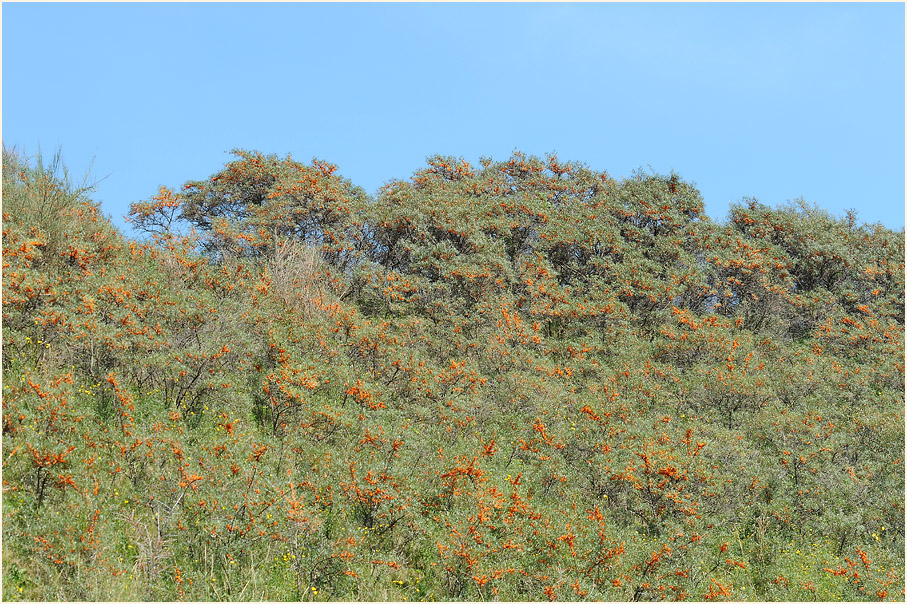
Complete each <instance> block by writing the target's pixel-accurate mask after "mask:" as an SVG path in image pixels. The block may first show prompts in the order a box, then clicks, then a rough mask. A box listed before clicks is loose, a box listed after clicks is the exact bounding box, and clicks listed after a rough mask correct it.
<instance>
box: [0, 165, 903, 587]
mask: <svg viewBox="0 0 907 604" xmlns="http://www.w3.org/2000/svg"><path fill="white" fill-rule="evenodd" d="M234 155H235V159H233V160H232V161H230V162H229V163H227V165H226V166H225V167H224V169H223V170H221V171H219V172H218V173H216V174H214V175H212V176H211V177H210V178H208V179H205V180H200V181H193V182H190V183H187V184H186V185H185V186H184V187H183V189H182V190H181V191H179V192H176V191H172V190H169V189H166V188H161V189H160V190H159V191H158V192H157V194H155V195H153V196H152V197H150V198H149V199H147V200H145V201H142V202H137V203H135V204H133V206H132V211H131V220H133V222H134V224H135V226H136V227H137V229H138V230H139V231H141V232H143V233H144V234H146V235H148V236H150V239H149V240H147V241H129V240H127V239H126V238H124V237H123V236H122V235H120V234H119V233H117V232H116V230H115V229H114V228H113V227H112V226H111V225H110V223H109V222H108V221H107V220H106V219H105V218H104V217H103V216H102V215H101V213H100V211H99V208H98V206H97V204H94V203H93V202H92V201H91V200H90V199H89V197H88V194H89V193H90V188H87V187H85V186H74V185H73V184H72V183H71V182H70V181H69V179H68V177H67V176H66V173H65V171H64V170H63V169H62V166H61V164H60V162H59V157H57V158H55V159H54V161H53V162H51V164H50V165H49V166H47V165H44V164H43V163H42V161H41V160H40V158H38V159H37V160H35V161H28V160H26V159H25V158H22V157H20V156H18V155H17V154H16V153H15V152H10V151H7V150H4V155H3V199H4V207H3V211H4V214H3V413H2V424H3V452H4V462H3V476H4V485H3V487H4V490H3V514H4V517H3V579H4V580H3V597H4V599H6V600H17V599H25V600H71V599H77V600H110V599H117V600H184V599H185V600H218V601H227V600H264V599H278V600H404V599H406V600H555V599H567V600H587V599H588V600H642V599H645V600H681V599H696V600H721V599H741V600H743V599H746V600H749V599H756V600H758V599H762V600H892V599H894V600H897V599H900V600H903V597H904V592H903V590H904V498H903V493H904V473H903V463H904V460H903V451H904V429H903V425H904V396H903V392H904V261H903V259H904V233H903V232H899V233H895V232H892V231H890V230H888V229H885V228H884V227H882V226H880V225H862V224H858V223H857V221H856V218H855V216H853V215H852V214H850V215H848V216H846V217H845V218H843V219H839V218H835V217H833V216H831V215H829V214H828V213H827V212H824V211H822V210H821V209H819V208H816V207H812V206H809V205H806V204H804V203H802V202H796V203H794V204H789V205H786V206H782V207H780V208H777V209H772V208H769V207H766V206H764V205H762V204H759V203H758V202H757V201H755V200H744V201H743V202H742V203H741V204H739V205H735V206H734V207H733V208H732V210H731V212H730V215H729V220H728V221H727V222H726V223H715V222H712V221H710V220H709V219H708V218H707V217H706V216H704V215H703V213H702V210H703V206H702V200H701V197H700V195H699V193H698V191H697V190H696V188H695V187H694V186H693V185H692V184H690V183H687V182H685V181H684V180H683V179H681V178H680V176H679V175H676V174H670V175H659V174H647V173H643V172H639V173H636V174H634V175H633V176H631V177H630V178H628V179H626V180H621V181H619V180H616V179H613V178H611V177H610V176H609V175H607V174H606V173H600V172H595V171H593V170H591V169H590V168H588V167H586V166H584V165H582V164H579V163H574V162H562V161H561V160H559V159H558V158H557V157H556V156H554V155H551V156H548V157H546V158H544V159H542V158H536V157H528V156H526V155H523V154H521V153H515V154H514V155H513V156H512V157H511V158H509V159H507V160H506V161H493V160H491V159H482V160H481V162H480V163H481V165H480V166H478V167H473V166H471V165H469V164H468V163H467V162H465V161H463V160H461V159H457V158H450V157H431V158H429V159H428V161H427V165H426V167H425V168H424V169H422V170H419V171H417V172H416V173H415V174H414V175H413V176H412V177H411V178H409V179H406V180H396V181H392V182H390V183H389V184H388V185H386V186H385V187H384V188H383V189H382V190H381V191H380V193H379V194H378V196H377V197H376V198H374V199H372V198H369V197H367V196H366V195H365V194H364V193H363V192H362V190H361V189H359V188H357V187H355V186H353V185H352V184H351V183H350V182H349V181H347V180H345V179H343V178H341V177H339V176H338V175H337V174H336V167H335V166H332V165H330V164H327V163H324V162H321V161H318V160H314V161H313V162H312V163H311V164H310V165H306V164H301V163H298V162H295V161H293V160H291V159H290V158H289V157H287V158H286V159H280V158H278V157H277V156H265V155H262V154H260V153H257V152H249V151H235V152H234Z"/></svg>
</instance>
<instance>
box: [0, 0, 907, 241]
mask: <svg viewBox="0 0 907 604" xmlns="http://www.w3.org/2000/svg"><path fill="white" fill-rule="evenodd" d="M904 10H905V7H904V4H903V3H889V4H862V3H861V4H786V3H768V4H633V3H629V4H587V3H582V4H534V3H533V4H511V3H506V4H341V3H327V4H207V3H206V4H182V3H166V4H157V3H155V4H108V3H99V4H69V3H65V4H46V3H4V4H3V5H2V16H3V42H2V44H3V65H2V67H3V76H2V77H3V91H4V94H3V99H2V100H3V123H2V127H3V130H2V136H3V142H4V143H5V144H6V145H7V146H8V147H10V146H16V147H17V148H19V149H20V150H24V151H25V152H26V153H28V154H34V153H35V152H36V151H37V149H38V146H39V145H40V147H41V149H42V151H43V152H44V154H45V155H48V154H50V153H52V152H53V151H55V150H56V149H57V148H58V147H59V148H61V150H62V155H63V158H64V161H65V162H66V164H67V165H68V166H69V167H70V169H71V171H72V172H73V173H74V174H76V175H81V174H83V173H84V172H85V170H86V169H87V168H88V166H89V164H90V162H91V160H92V158H94V165H93V170H92V173H93V175H94V176H95V177H98V178H99V177H103V176H107V178H106V179H105V180H103V181H102V182H101V183H100V184H99V185H98V189H97V192H96V193H95V199H96V200H98V201H100V202H101V204H102V207H103V209H104V211H105V213H107V214H108V215H110V216H111V217H112V218H113V220H114V222H115V223H116V224H117V225H118V226H120V227H121V228H124V230H125V231H126V232H127V233H130V231H129V230H128V229H127V228H125V227H124V222H123V220H122V216H123V214H125V213H126V212H127V210H128V206H129V203H130V202H132V201H138V200H141V199H147V198H148V197H150V196H151V195H153V194H154V193H155V192H156V191H157V188H158V186H159V185H161V184H163V185H167V186H171V187H179V186H180V185H181V184H182V183H184V182H185V181H187V180H197V179H203V178H206V177H207V176H209V175H211V174H213V173H214V172H216V171H217V170H218V169H219V168H220V167H221V166H222V165H223V164H224V163H225V162H226V161H228V160H229V158H230V156H229V155H228V154H227V153H226V152H227V151H229V150H230V149H232V148H236V147H238V148H245V149H257V150H259V151H262V152H265V153H277V154H280V155H285V154H286V153H291V154H292V156H293V157H294V158H295V159H297V160H300V161H306V162H307V161H309V160H311V159H312V158H313V157H318V158H321V159H324V160H328V161H330V162H333V163H335V164H337V165H338V166H339V168H340V172H341V173H342V174H343V175H344V176H346V177H347V178H349V179H351V180H352V181H353V182H354V183H356V184H358V185H360V186H362V187H364V188H365V189H366V190H367V191H369V192H370V193H374V192H375V191H376V190H377V189H378V187H380V186H381V184H382V183H384V182H386V181H388V180H392V179H395V178H406V177H408V176H410V175H411V174H412V173H413V171H415V170H417V169H419V168H420V167H422V166H423V165H424V160H425V158H426V157H427V156H429V155H433V154H442V155H454V156H461V157H464V158H465V159H467V160H469V161H471V162H473V163H475V162H477V160H478V159H479V157H481V156H490V157H493V158H495V159H506V158H507V157H509V156H510V154H511V153H512V152H513V151H514V150H516V149H519V150H521V151H523V152H526V153H529V154H535V155H539V156H542V155H544V154H545V153H548V152H552V151H554V152H557V154H558V156H559V157H560V158H561V159H564V160H579V161H582V162H584V163H586V164H588V165H589V166H590V167H592V168H594V169H597V170H607V171H608V172H609V173H610V174H612V175H613V176H617V177H621V176H629V175H630V174H631V173H632V172H633V170H634V169H636V168H640V167H642V168H645V169H649V167H651V169H654V170H655V171H657V172H660V173H664V172H668V171H670V170H671V169H674V170H676V171H677V172H678V173H679V174H680V175H681V176H682V177H683V178H684V179H686V180H688V181H693V182H695V183H696V184H697V185H698V187H699V189H700V191H701V192H702V194H703V197H704V199H705V204H706V212H707V213H708V214H709V215H710V216H711V217H712V218H715V219H724V218H725V217H726V214H727V208H728V204H729V203H730V202H734V201H739V200H741V198H743V197H756V198H758V199H759V200H760V201H762V202H763V203H766V204H769V205H772V206H775V205H778V204H780V203H784V202H785V201H787V200H790V199H794V198H797V197H801V196H802V197H803V198H805V199H806V200H807V201H809V202H815V203H817V204H818V205H820V206H821V207H823V208H826V209H828V210H829V211H831V212H833V213H835V214H837V215H842V214H843V212H844V210H845V209H847V208H856V209H857V210H858V214H859V217H860V219H861V220H863V221H865V222H882V223H883V224H885V225H886V226H888V227H890V228H893V229H901V228H902V227H903V226H904V200H905V189H904V183H905V174H904V148H905V141H904V132H905V129H904V115H905V102H904V88H905V81H904V73H905V69H904V50H905V41H904V16H905V15H904Z"/></svg>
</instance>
